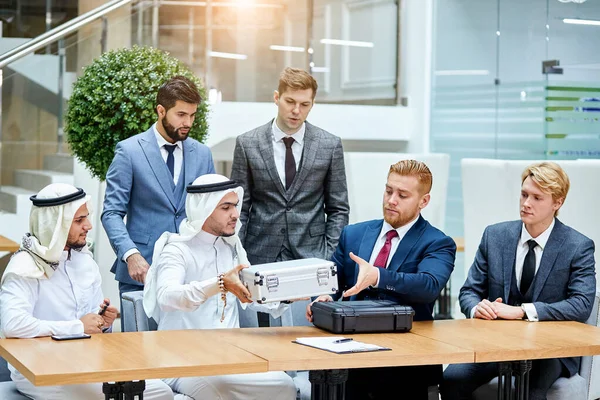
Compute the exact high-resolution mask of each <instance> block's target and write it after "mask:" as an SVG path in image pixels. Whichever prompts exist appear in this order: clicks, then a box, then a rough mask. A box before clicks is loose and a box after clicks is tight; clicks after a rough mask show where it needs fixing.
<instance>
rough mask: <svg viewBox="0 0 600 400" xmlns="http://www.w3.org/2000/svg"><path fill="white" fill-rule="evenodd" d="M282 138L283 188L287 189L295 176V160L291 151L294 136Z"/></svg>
mask: <svg viewBox="0 0 600 400" xmlns="http://www.w3.org/2000/svg"><path fill="white" fill-rule="evenodd" d="M282 140H283V143H284V144H285V188H286V189H289V188H290V186H292V182H294V177H295V176H296V160H295V159H294V153H293V152H292V145H293V144H294V138H292V137H286V138H283V139H282Z"/></svg>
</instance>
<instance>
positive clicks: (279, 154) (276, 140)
mask: <svg viewBox="0 0 600 400" xmlns="http://www.w3.org/2000/svg"><path fill="white" fill-rule="evenodd" d="M271 131H272V132H273V157H274V158H275V166H276V167H277V173H278V174H279V178H280V179H281V183H282V184H283V187H284V188H285V151H286V148H285V143H283V138H286V137H292V138H294V143H293V144H292V153H293V154H294V161H296V172H298V170H299V169H300V159H301V158H302V150H303V148H304V133H305V132H306V124H305V123H302V126H300V129H298V132H296V133H294V134H293V135H287V134H286V133H285V132H283V131H282V130H281V129H279V127H278V126H277V118H275V119H274V120H273V124H272V128H271Z"/></svg>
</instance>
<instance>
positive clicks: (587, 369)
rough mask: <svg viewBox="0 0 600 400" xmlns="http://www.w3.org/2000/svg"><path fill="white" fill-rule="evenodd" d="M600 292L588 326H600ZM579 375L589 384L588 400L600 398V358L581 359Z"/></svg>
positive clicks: (587, 322) (597, 293)
mask: <svg viewBox="0 0 600 400" xmlns="http://www.w3.org/2000/svg"><path fill="white" fill-rule="evenodd" d="M599 303H600V292H596V300H595V301H594V308H593V309H592V313H591V314H590V317H589V318H588V320H587V321H586V324H590V325H594V326H600V318H599V314H600V308H599V306H598V305H599ZM579 375H581V376H582V377H583V379H585V381H586V382H587V384H588V397H587V398H588V400H594V399H598V398H600V356H588V357H582V358H581V367H580V368H579Z"/></svg>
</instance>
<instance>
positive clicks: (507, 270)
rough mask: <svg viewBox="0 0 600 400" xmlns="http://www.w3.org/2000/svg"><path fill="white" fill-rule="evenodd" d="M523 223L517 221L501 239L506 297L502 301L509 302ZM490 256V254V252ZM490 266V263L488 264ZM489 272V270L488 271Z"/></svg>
mask: <svg viewBox="0 0 600 400" xmlns="http://www.w3.org/2000/svg"><path fill="white" fill-rule="evenodd" d="M522 226H523V223H522V222H521V221H515V222H514V225H512V226H511V227H510V228H509V231H510V232H509V234H508V235H506V237H505V240H504V241H502V239H499V240H500V241H502V242H503V243H502V246H501V247H502V248H503V249H504V250H503V251H502V260H501V261H502V262H501V263H500V265H502V267H503V270H502V271H503V275H504V276H503V277H504V297H502V301H504V302H505V303H506V302H508V296H509V295H510V285H511V284H512V277H513V269H514V268H515V261H516V258H517V246H518V245H519V239H520V238H521V227H522ZM488 257H490V255H489V254H488ZM488 267H489V265H488ZM488 273H489V271H488ZM494 300H496V299H490V301H494Z"/></svg>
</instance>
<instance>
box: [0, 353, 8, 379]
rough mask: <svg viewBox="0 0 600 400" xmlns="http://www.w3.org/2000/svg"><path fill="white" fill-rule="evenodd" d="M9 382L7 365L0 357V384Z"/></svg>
mask: <svg viewBox="0 0 600 400" xmlns="http://www.w3.org/2000/svg"><path fill="white" fill-rule="evenodd" d="M7 381H10V370H9V369H8V363H7V362H6V360H5V359H4V358H2V357H0V382H7Z"/></svg>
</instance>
